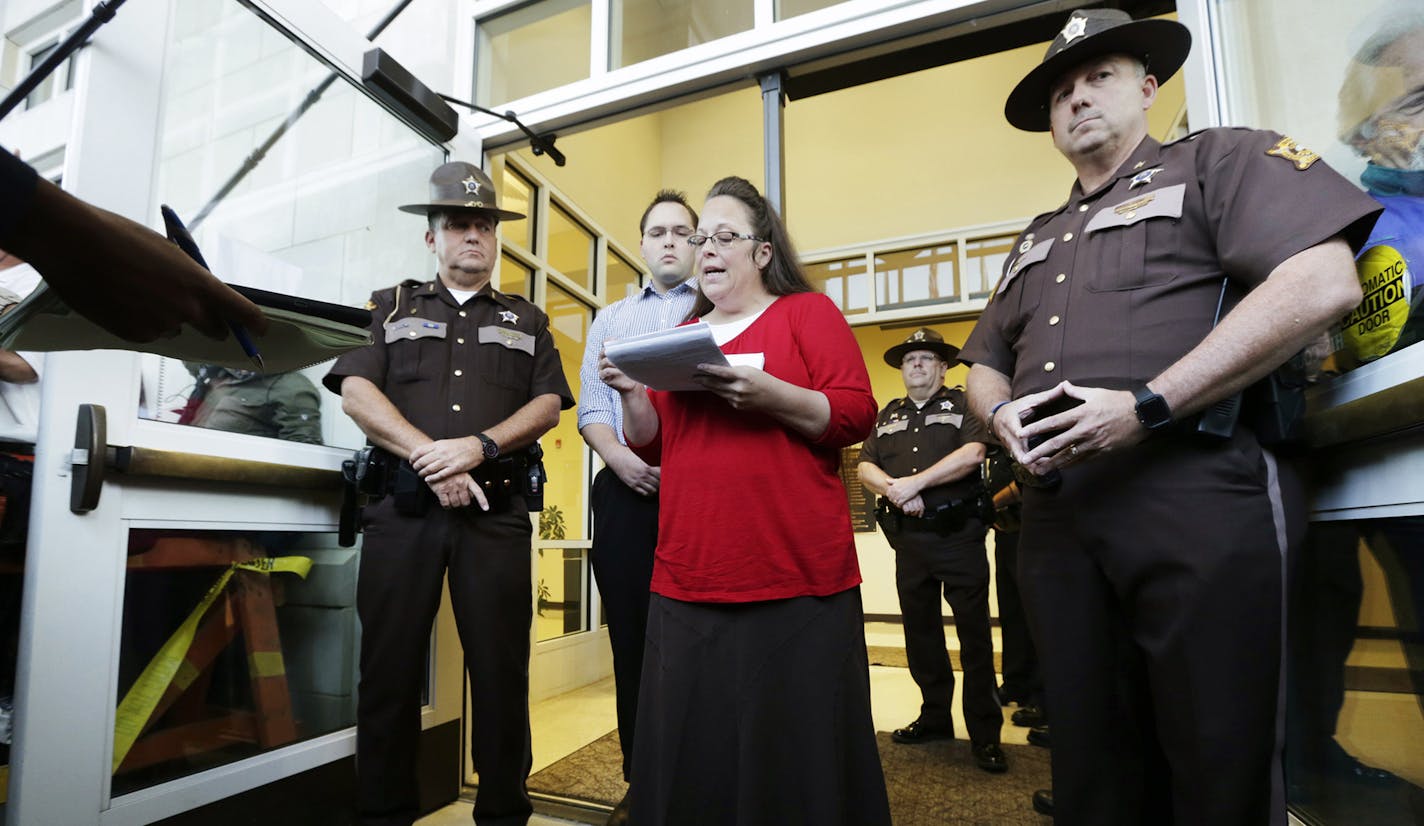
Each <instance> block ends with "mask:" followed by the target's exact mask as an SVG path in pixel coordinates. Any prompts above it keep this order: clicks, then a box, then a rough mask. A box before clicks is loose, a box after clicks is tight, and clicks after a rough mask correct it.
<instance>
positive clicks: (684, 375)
mask: <svg viewBox="0 0 1424 826" xmlns="http://www.w3.org/2000/svg"><path fill="white" fill-rule="evenodd" d="M603 352H604V353H605V354H606V355H607V356H608V360H609V361H611V362H613V364H614V366H615V367H617V368H618V369H619V370H622V371H623V372H624V373H625V374H626V375H627V376H628V378H630V379H632V380H634V381H638V382H642V383H643V384H646V385H647V386H649V387H651V388H653V389H654V390H706V389H707V388H705V387H703V386H702V385H700V384H698V383H697V382H696V381H693V379H692V375H693V374H694V373H696V372H697V365H699V364H720V365H724V366H725V365H728V364H730V362H729V361H728V357H727V356H725V355H723V354H722V350H721V349H720V348H719V347H718V346H717V342H716V341H714V340H713V339H712V330H711V328H709V327H708V326H707V325H706V324H685V325H683V326H681V327H673V328H671V329H668V330H658V331H656V332H652V333H644V334H643V335H640V336H632V337H630V338H622V339H618V340H617V341H610V342H608V343H607V344H605V345H604V347H603ZM758 366H759V365H758Z"/></svg>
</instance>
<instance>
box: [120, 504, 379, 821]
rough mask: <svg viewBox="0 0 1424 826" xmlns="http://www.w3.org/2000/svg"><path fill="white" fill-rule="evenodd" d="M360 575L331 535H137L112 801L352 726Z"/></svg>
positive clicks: (352, 555) (352, 557)
mask: <svg viewBox="0 0 1424 826" xmlns="http://www.w3.org/2000/svg"><path fill="white" fill-rule="evenodd" d="M298 559H305V560H309V561H310V562H311V570H310V573H308V574H307V576H306V578H305V579H303V578H302V577H300V576H298V575H297V574H296V573H294V572H289V571H287V570H286V569H285V566H286V565H288V564H292V563H294V562H296V561H297V560H298ZM272 560H276V562H275V563H272V562H271V561H272ZM235 563H236V564H241V563H252V564H253V568H254V570H247V569H234V568H232V565H233V564H235ZM269 564H275V566H276V568H275V569H274V570H273V569H268V565H269ZM357 565H358V562H357V552H356V551H355V550H352V549H349V548H340V547H338V546H337V543H336V537H335V535H331V534H312V533H296V532H276V531H251V532H247V531H239V532H229V531H223V532H201V531H188V532H185V531H176V530H162V531H158V530H142V531H133V532H132V533H131V534H130V536H129V552H128V573H127V575H126V576H125V579H124V608H123V625H122V633H121V637H120V649H119V676H118V686H117V688H118V698H119V706H118V712H117V715H116V719H117V729H118V731H120V732H125V731H127V732H131V733H132V734H133V735H136V737H133V736H129V737H125V736H120V735H117V734H116V736H115V743H114V747H115V757H116V758H118V760H117V761H116V762H117V763H118V768H117V770H116V771H115V772H114V781H113V793H114V794H115V795H121V794H125V793H127V792H131V791H134V790H136V789H141V788H145V787H148V786H152V785H155V784H157V783H161V782H164V781H166V780H171V779H174V778H177V777H182V776H184V775H187V774H191V773H193V772H197V771H203V770H207V769H211V768H213V767H214V766H219V765H222V764H225V763H231V762H233V761H236V760H241V759H243V758H246V757H251V756H252V755H255V754H260V753H262V752H264V751H269V750H272V749H278V748H282V747H285V746H289V745H291V744H293V743H296V742H298V741H301V740H305V739H309V738H312V737H317V736H320V735H322V734H326V733H329V732H333V731H338V730H340V729H343V728H348V727H350V726H352V725H355V723H356V680H357V665H356V664H357V656H356V653H357V639H358V630H357V622H356V569H357ZM263 569H268V570H265V571H264V570H263ZM219 585H221V586H222V587H220V588H219V587H218V586H219ZM185 622H191V623H192V625H191V626H185ZM183 631H187V632H188V633H187V634H184V633H182V632H183Z"/></svg>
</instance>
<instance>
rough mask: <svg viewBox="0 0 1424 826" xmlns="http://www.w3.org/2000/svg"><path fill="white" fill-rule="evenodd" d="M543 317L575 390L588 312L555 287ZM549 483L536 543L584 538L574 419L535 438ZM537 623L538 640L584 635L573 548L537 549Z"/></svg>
mask: <svg viewBox="0 0 1424 826" xmlns="http://www.w3.org/2000/svg"><path fill="white" fill-rule="evenodd" d="M545 305H546V306H545V312H547V313H548V314H549V330H550V332H551V333H552V334H553V336H554V345H555V346H556V347H558V349H559V361H560V363H561V364H562V366H563V370H564V377H565V378H566V379H567V380H568V382H569V384H570V386H572V387H577V386H578V373H579V365H580V363H581V362H582V360H583V350H584V345H585V343H586V342H587V340H588V328H589V325H590V324H591V323H592V321H593V311H592V310H591V309H590V308H589V307H588V306H587V305H585V304H583V303H581V302H579V301H578V300H576V299H575V298H574V297H573V296H571V295H569V293H568V292H566V291H564V290H562V289H560V288H559V287H557V286H556V285H553V284H550V285H549V287H548V300H547V301H546V302H545ZM539 444H540V445H541V446H542V447H543V448H544V468H545V470H546V471H548V474H549V481H548V482H547V483H546V484H545V487H544V510H543V512H542V513H540V514H539V538H540V539H541V540H544V541H559V540H580V539H587V538H588V533H589V531H588V520H587V518H586V515H587V513H588V505H587V499H586V495H585V492H586V491H587V489H588V480H589V472H588V455H589V452H588V449H587V448H586V447H585V446H584V443H583V439H582V438H580V436H579V433H578V417H577V416H573V415H564V416H560V417H559V424H558V425H556V426H555V427H554V428H553V429H552V430H550V431H549V432H548V433H545V434H544V435H543V436H542V437H541V438H540V439H539ZM538 577H539V579H538V596H539V602H538V604H539V608H540V610H539V619H538V620H537V626H538V633H537V639H540V640H544V639H549V638H551V637H557V636H560V635H563V634H568V633H573V632H575V631H582V630H585V629H586V628H587V626H588V620H587V617H586V616H585V613H586V612H585V610H584V606H585V604H586V603H585V600H584V594H585V592H586V589H585V582H586V581H587V575H586V568H585V554H584V552H583V551H582V550H580V549H578V548H542V549H541V551H540V558H539V574H538Z"/></svg>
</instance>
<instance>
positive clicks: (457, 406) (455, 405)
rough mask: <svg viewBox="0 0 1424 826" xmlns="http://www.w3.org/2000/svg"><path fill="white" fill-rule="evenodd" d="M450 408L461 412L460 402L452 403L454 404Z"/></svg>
mask: <svg viewBox="0 0 1424 826" xmlns="http://www.w3.org/2000/svg"><path fill="white" fill-rule="evenodd" d="M450 409H451V410H453V411H455V412H456V413H459V412H460V405H458V404H452V405H450Z"/></svg>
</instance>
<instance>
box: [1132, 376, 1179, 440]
mask: <svg viewBox="0 0 1424 826" xmlns="http://www.w3.org/2000/svg"><path fill="white" fill-rule="evenodd" d="M1132 395H1133V396H1135V397H1136V398H1137V420H1138V421H1139V422H1142V426H1143V427H1145V428H1147V429H1148V430H1149V431H1154V430H1161V429H1162V428H1164V427H1166V426H1168V425H1170V424H1171V423H1172V408H1171V407H1168V406H1167V400H1166V399H1164V398H1162V395H1161V394H1160V393H1153V392H1152V390H1151V388H1149V387H1148V386H1147V385H1145V384H1143V385H1140V386H1138V388H1137V389H1136V390H1133V391H1132Z"/></svg>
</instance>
